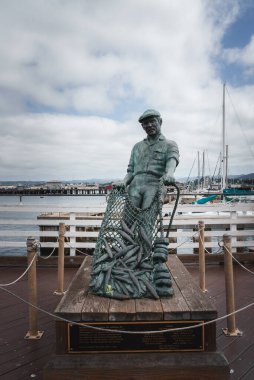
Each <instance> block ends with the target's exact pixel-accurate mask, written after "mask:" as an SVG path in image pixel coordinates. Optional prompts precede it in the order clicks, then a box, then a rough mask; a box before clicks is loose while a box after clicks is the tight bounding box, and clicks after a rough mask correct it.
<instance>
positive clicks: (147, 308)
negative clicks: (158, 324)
mask: <svg viewBox="0 0 254 380" xmlns="http://www.w3.org/2000/svg"><path fill="white" fill-rule="evenodd" d="M136 318H137V321H149V320H154V321H161V320H163V309H162V305H161V302H160V300H151V299H136Z"/></svg>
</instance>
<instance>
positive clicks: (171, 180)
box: [162, 175, 175, 186]
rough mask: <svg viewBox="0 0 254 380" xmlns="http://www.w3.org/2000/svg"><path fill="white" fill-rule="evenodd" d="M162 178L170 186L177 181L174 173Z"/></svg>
mask: <svg viewBox="0 0 254 380" xmlns="http://www.w3.org/2000/svg"><path fill="white" fill-rule="evenodd" d="M162 179H163V183H164V185H165V186H169V185H172V184H173V183H175V177H174V176H173V175H165V176H163V178H162Z"/></svg>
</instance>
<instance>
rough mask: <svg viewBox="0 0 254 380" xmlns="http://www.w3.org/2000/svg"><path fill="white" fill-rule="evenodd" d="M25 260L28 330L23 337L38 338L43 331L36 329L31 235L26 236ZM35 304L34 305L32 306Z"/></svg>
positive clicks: (34, 262) (35, 251)
mask: <svg viewBox="0 0 254 380" xmlns="http://www.w3.org/2000/svg"><path fill="white" fill-rule="evenodd" d="M26 244H27V262H28V266H30V268H29V270H28V302H29V330H28V332H27V334H26V335H25V339H40V338H41V337H42V334H43V331H39V330H38V310H37V309H36V306H37V278H36V255H37V246H36V241H35V239H34V238H32V237H28V238H27V242H26ZM34 306H35V307H34Z"/></svg>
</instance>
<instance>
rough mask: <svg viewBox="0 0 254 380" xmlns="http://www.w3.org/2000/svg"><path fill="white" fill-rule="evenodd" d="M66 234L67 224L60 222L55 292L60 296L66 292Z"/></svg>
mask: <svg viewBox="0 0 254 380" xmlns="http://www.w3.org/2000/svg"><path fill="white" fill-rule="evenodd" d="M64 234H65V224H64V223H59V237H58V272H57V290H56V291H55V292H54V294H56V295H59V296H60V295H63V294H64V293H65V292H64Z"/></svg>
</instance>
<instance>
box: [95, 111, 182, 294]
mask: <svg viewBox="0 0 254 380" xmlns="http://www.w3.org/2000/svg"><path fill="white" fill-rule="evenodd" d="M139 122H140V123H141V125H142V128H143V129H144V131H145V132H146V134H147V137H146V138H145V139H144V140H143V141H140V142H138V143H137V144H135V145H134V147H133V149H132V152H131V157H130V161H129V165H128V168H127V175H126V176H125V178H124V180H123V181H121V182H118V183H115V184H114V186H113V190H112V192H111V193H110V195H109V199H108V204H107V209H106V212H105V214H104V218H103V222H102V225H101V229H100V233H99V237H98V240H97V243H96V248H95V252H94V255H93V268H92V275H91V282H90V290H91V292H92V293H95V294H98V295H101V296H106V297H112V298H117V299H128V298H146V297H148V298H159V297H170V296H172V295H173V293H174V292H173V288H172V280H171V275H170V270H169V268H168V266H167V258H168V238H167V237H166V238H165V237H164V231H163V222H162V203H163V202H162V199H163V192H165V186H163V185H166V186H167V185H170V184H172V183H174V182H175V179H174V171H175V168H176V166H177V165H178V162H179V152H178V147H177V145H176V143H175V142H174V141H171V140H167V139H166V138H165V137H164V136H163V135H162V134H161V124H162V119H161V115H160V113H159V112H158V111H156V110H154V109H149V110H146V111H145V112H144V113H143V114H142V115H141V116H140V118H139Z"/></svg>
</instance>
